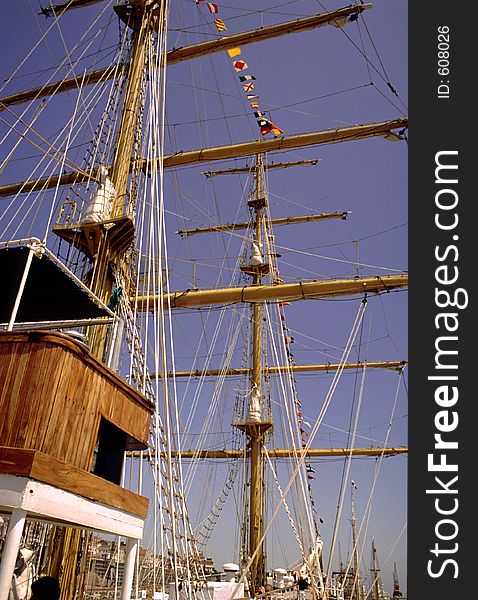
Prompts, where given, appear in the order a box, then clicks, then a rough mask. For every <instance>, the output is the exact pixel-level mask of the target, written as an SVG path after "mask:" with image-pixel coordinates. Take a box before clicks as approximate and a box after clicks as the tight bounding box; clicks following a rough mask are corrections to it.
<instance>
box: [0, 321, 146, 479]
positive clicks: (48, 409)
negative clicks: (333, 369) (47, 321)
mask: <svg viewBox="0 0 478 600" xmlns="http://www.w3.org/2000/svg"><path fill="white" fill-rule="evenodd" d="M152 410H153V406H152V404H151V403H150V402H148V401H147V400H146V399H145V398H144V397H143V396H142V395H141V394H140V393H139V392H137V391H136V390H135V389H134V388H133V387H131V386H130V385H128V384H127V383H126V382H125V381H123V380H122V379H121V378H120V377H119V376H118V375H117V374H116V373H114V372H113V371H111V370H110V369H108V368H107V367H106V366H105V365H104V364H102V363H100V362H99V361H97V360H96V359H95V358H93V357H92V356H91V355H90V354H89V352H88V351H87V350H85V349H84V348H83V346H82V345H80V344H78V343H76V341H75V340H73V339H72V338H70V337H68V336H67V335H64V334H61V333H52V332H44V331H30V332H0V414H1V415H2V420H1V421H0V445H2V446H9V447H16V448H30V449H35V450H39V451H41V452H44V453H46V454H48V455H49V456H51V457H54V458H56V459H59V460H62V461H65V462H66V463H69V464H72V465H75V466H77V467H79V468H81V469H85V470H89V468H90V466H91V460H92V456H93V450H94V447H95V444H96V439H97V434H98V425H99V420H100V418H101V416H103V417H104V418H106V419H108V420H109V421H111V422H112V423H113V424H114V425H116V426H117V427H119V428H120V429H121V430H123V431H125V432H126V433H127V434H128V449H134V448H135V447H136V448H142V447H145V445H146V443H147V440H148V432H149V423H150V416H151V413H152Z"/></svg>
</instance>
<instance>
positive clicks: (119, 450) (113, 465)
mask: <svg viewBox="0 0 478 600" xmlns="http://www.w3.org/2000/svg"><path fill="white" fill-rule="evenodd" d="M125 450H126V433H125V432H124V431H122V430H121V429H119V427H116V425H113V423H110V422H109V421H107V420H106V419H104V418H102V419H101V421H100V427H99V430H98V439H97V441H96V448H95V453H94V457H93V465H92V467H91V472H92V473H94V475H98V477H102V478H103V479H106V480H107V481H111V482H112V483H116V484H117V485H119V484H120V483H121V471H122V468H123V460H124V452H125Z"/></svg>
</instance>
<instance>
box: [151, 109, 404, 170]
mask: <svg viewBox="0 0 478 600" xmlns="http://www.w3.org/2000/svg"><path fill="white" fill-rule="evenodd" d="M406 127H408V119H406V118H400V119H394V120H391V121H382V122H380V123H369V124H366V125H353V126H351V127H338V128H337V129H327V130H325V131H316V132H313V133H301V134H298V135H290V136H283V137H278V138H274V139H272V140H261V141H260V142H257V141H253V142H243V143H242V144H233V145H229V146H217V147H215V148H204V149H201V150H189V151H185V152H177V153H176V154H173V155H171V156H165V157H164V159H163V166H164V168H165V169H167V168H172V167H182V166H185V165H192V164H195V163H205V162H209V161H213V160H226V159H229V158H239V157H241V156H253V155H255V154H258V153H259V152H261V153H264V152H277V151H279V150H291V149H293V148H305V147H307V146H316V145H320V144H336V143H339V142H351V141H355V140H364V139H367V138H371V137H379V136H380V137H383V136H387V135H389V134H390V133H391V132H392V130H394V129H405V128H406ZM148 166H149V164H148V163H146V162H145V167H144V168H145V170H146V172H148V170H149V169H148Z"/></svg>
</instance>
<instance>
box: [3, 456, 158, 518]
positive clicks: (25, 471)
mask: <svg viewBox="0 0 478 600" xmlns="http://www.w3.org/2000/svg"><path fill="white" fill-rule="evenodd" d="M0 473H4V474H8V475H17V476H19V477H28V478H30V479H35V480H36V481H40V482H42V483H46V484H48V485H51V486H53V487H56V488H60V489H62V490H65V491H67V492H72V493H73V494H78V495H79V496H83V497H84V498H89V499H90V500H95V501H97V502H101V503H102V504H106V505H108V506H114V507H115V508H119V509H121V510H124V511H126V512H129V513H131V514H133V515H136V516H139V517H141V518H146V515H147V512H148V499H147V498H145V497H144V496H139V495H138V494H135V493H134V492H131V491H129V490H126V489H124V488H122V487H120V486H119V485H115V484H114V483H110V482H109V481H106V480H105V479H101V477H97V476H96V475H93V474H92V473H87V472H85V471H83V470H81V469H78V468H77V467H74V466H72V465H69V464H67V463H65V462H63V461H60V460H57V459H54V458H52V457H51V456H48V455H46V454H43V453H42V452H38V451H37V450H27V449H18V448H7V447H0Z"/></svg>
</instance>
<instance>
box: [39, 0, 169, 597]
mask: <svg viewBox="0 0 478 600" xmlns="http://www.w3.org/2000/svg"><path fill="white" fill-rule="evenodd" d="M146 1H147V0H135V1H134V3H132V4H131V12H130V15H129V19H128V25H129V26H130V27H131V29H132V53H131V61H130V64H129V76H128V82H127V87H126V91H125V96H124V101H123V108H122V113H121V121H120V127H119V131H118V137H117V143H116V149H115V155H114V158H113V162H112V167H111V173H110V178H111V182H112V184H113V186H114V188H115V192H116V196H115V199H114V203H113V206H112V217H113V218H114V217H118V216H120V215H122V214H123V212H124V206H125V199H126V195H127V182H128V176H129V172H130V163H131V155H132V151H133V145H134V140H135V132H136V122H137V115H138V110H139V102H140V97H141V87H142V82H143V74H144V73H143V72H144V65H145V57H146V42H147V38H148V36H149V34H150V29H151V24H152V21H151V19H152V11H153V10H154V9H155V8H157V3H154V4H150V5H149V6H148V7H147V6H146ZM84 229H85V233H86V235H87V236H89V237H91V236H94V238H95V241H94V250H93V251H92V254H93V258H94V263H93V272H92V278H91V282H90V288H91V290H92V291H93V293H94V294H95V295H96V296H97V297H99V298H101V299H102V300H103V301H105V302H107V301H108V299H109V296H110V294H111V291H112V287H113V277H112V273H111V268H110V263H112V262H116V264H117V266H119V267H120V268H121V265H122V259H121V256H115V257H113V256H112V254H111V250H110V238H109V237H108V229H105V228H103V227H101V226H97V225H96V226H95V225H92V226H90V227H88V226H85V227H84ZM93 329H94V330H93V332H91V334H90V338H89V342H90V351H91V354H92V355H93V356H94V357H95V358H97V359H99V360H100V361H101V360H103V358H104V351H105V342H106V334H107V326H104V325H99V326H96V327H94V328H93ZM80 541H81V531H80V530H71V529H68V528H64V529H63V530H62V531H61V533H60V534H59V543H58V546H57V547H56V548H55V549H54V551H53V553H52V555H51V556H50V559H49V563H50V569H49V570H50V573H52V574H53V575H55V576H57V577H58V576H59V575H60V573H61V574H62V592H61V594H62V595H61V600H66V599H67V598H71V597H73V594H74V590H75V584H76V580H77V573H76V564H77V560H78V553H79V549H80ZM128 577H131V574H128Z"/></svg>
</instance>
